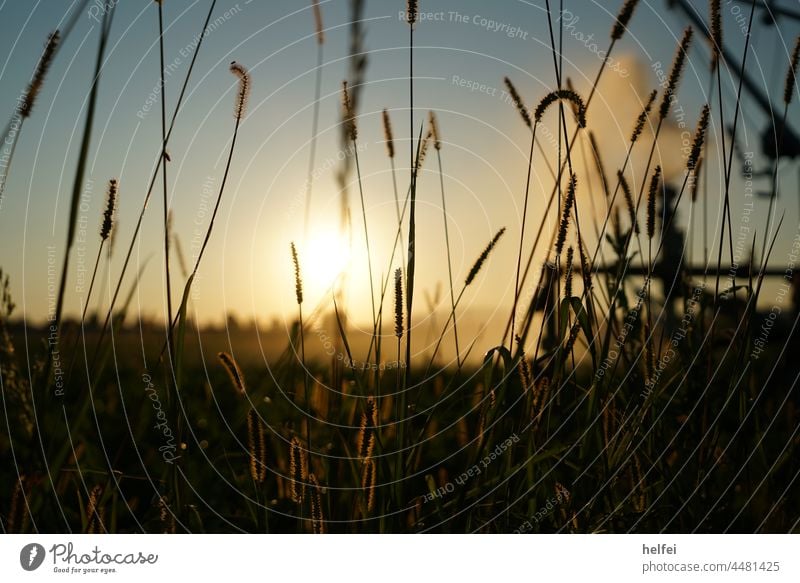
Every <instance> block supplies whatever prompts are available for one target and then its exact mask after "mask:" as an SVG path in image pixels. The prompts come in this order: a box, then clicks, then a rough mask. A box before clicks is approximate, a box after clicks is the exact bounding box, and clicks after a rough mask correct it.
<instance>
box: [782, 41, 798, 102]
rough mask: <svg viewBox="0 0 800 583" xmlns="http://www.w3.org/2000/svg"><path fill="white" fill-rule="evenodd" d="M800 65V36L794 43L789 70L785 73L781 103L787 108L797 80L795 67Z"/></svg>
mask: <svg viewBox="0 0 800 583" xmlns="http://www.w3.org/2000/svg"><path fill="white" fill-rule="evenodd" d="M798 63H800V36H798V37H797V40H796V41H795V43H794V50H793V51H792V58H791V60H790V61H789V70H788V71H787V72H786V85H785V87H784V88H783V102H784V103H785V104H786V106H787V107H788V106H789V104H790V103H791V102H792V97H793V96H794V86H795V81H796V79H797V65H798Z"/></svg>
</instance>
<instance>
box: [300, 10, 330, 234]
mask: <svg viewBox="0 0 800 583" xmlns="http://www.w3.org/2000/svg"><path fill="white" fill-rule="evenodd" d="M311 4H312V10H313V12H314V27H315V30H316V33H317V34H316V37H315V38H316V40H317V69H316V75H315V81H314V112H313V113H312V116H311V145H310V148H309V152H308V174H307V177H306V200H305V216H304V218H303V239H304V241H308V229H309V222H310V216H311V195H312V192H313V188H314V184H313V180H314V165H315V164H316V154H317V134H318V132H319V108H320V99H321V95H322V61H323V58H324V53H325V29H324V28H323V25H322V8H320V5H319V0H312V1H311Z"/></svg>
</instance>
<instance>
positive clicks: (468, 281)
mask: <svg viewBox="0 0 800 583" xmlns="http://www.w3.org/2000/svg"><path fill="white" fill-rule="evenodd" d="M505 232H506V228H505V227H503V228H502V229H500V230H499V231H497V234H496V235H495V236H494V237H493V238H492V240H491V241H489V244H488V245H487V246H486V248H485V249H484V250H483V251H482V252H481V254H480V255H479V256H478V259H477V260H476V261H475V264H474V265H473V266H472V269H470V270H469V273H468V274H467V279H465V280H464V287H467V286H468V285H469V284H471V283H472V282H473V281H474V280H475V277H476V276H477V275H478V272H479V271H480V270H481V267H483V264H484V263H485V262H486V259H487V258H488V257H489V254H490V253H491V252H492V249H494V247H495V245H497V242H498V241H499V240H500V237H502V236H503V233H505Z"/></svg>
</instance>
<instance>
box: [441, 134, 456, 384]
mask: <svg viewBox="0 0 800 583" xmlns="http://www.w3.org/2000/svg"><path fill="white" fill-rule="evenodd" d="M436 159H437V161H438V163H439V186H440V188H441V192H442V220H443V221H444V241H445V246H446V247H447V277H448V283H449V286H450V309H451V310H452V311H453V336H454V339H455V343H456V364H457V365H458V367H459V368H460V367H461V349H460V348H459V345H458V325H457V322H458V319H457V318H456V302H455V296H454V295H453V261H452V257H451V253H450V232H449V230H448V228H447V222H448V221H447V203H446V202H445V195H444V173H443V172H442V152H441V150H439V149H438V148H437V149H436Z"/></svg>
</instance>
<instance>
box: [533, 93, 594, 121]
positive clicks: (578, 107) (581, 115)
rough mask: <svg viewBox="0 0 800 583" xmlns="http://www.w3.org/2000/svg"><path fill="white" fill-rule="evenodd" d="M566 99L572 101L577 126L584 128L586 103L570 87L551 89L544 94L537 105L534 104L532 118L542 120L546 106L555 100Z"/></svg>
mask: <svg viewBox="0 0 800 583" xmlns="http://www.w3.org/2000/svg"><path fill="white" fill-rule="evenodd" d="M561 100H566V101H569V102H571V103H572V105H573V106H574V107H575V111H576V113H575V116H576V117H577V120H578V127H581V128H585V127H586V105H585V104H584V102H583V98H581V96H580V95H578V93H577V92H576V91H573V90H572V89H558V90H557V91H551V92H550V93H548V94H547V95H545V96H544V97H543V98H542V100H541V101H540V102H539V105H537V106H536V111H535V112H534V115H533V117H534V119H535V120H536V123H539V122H540V121H542V116H544V114H545V112H546V111H547V108H548V107H550V106H551V105H552V104H553V103H555V102H556V101H561Z"/></svg>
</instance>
